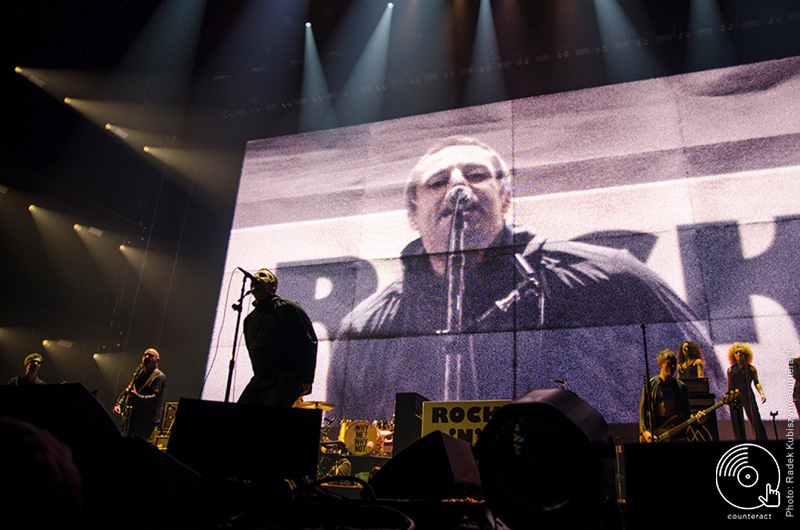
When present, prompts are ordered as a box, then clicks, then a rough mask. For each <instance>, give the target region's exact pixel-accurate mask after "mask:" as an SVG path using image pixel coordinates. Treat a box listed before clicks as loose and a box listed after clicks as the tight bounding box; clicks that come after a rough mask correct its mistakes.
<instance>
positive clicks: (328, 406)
mask: <svg viewBox="0 0 800 530" xmlns="http://www.w3.org/2000/svg"><path fill="white" fill-rule="evenodd" d="M295 408H298V409H316V410H333V403H328V402H327V401H303V402H301V403H297V404H295Z"/></svg>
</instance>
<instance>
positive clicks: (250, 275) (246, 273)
mask: <svg viewBox="0 0 800 530" xmlns="http://www.w3.org/2000/svg"><path fill="white" fill-rule="evenodd" d="M236 268H237V269H238V270H240V271H241V272H242V274H244V275H245V276H247V278H248V279H249V280H250V281H251V282H258V281H260V280H259V279H258V278H256V277H255V276H253V275H252V274H250V273H249V272H247V271H246V270H244V269H243V268H241V267H236Z"/></svg>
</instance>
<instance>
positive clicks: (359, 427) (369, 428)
mask: <svg viewBox="0 0 800 530" xmlns="http://www.w3.org/2000/svg"><path fill="white" fill-rule="evenodd" d="M341 440H342V441H343V442H344V445H345V447H346V448H347V451H348V453H349V454H351V455H356V456H367V455H371V454H378V453H380V452H381V451H382V450H383V437H382V436H381V433H380V431H379V430H378V428H377V427H375V426H374V425H373V424H371V423H370V422H368V421H351V422H348V423H347V425H346V426H345V427H344V436H343V437H342V438H341Z"/></svg>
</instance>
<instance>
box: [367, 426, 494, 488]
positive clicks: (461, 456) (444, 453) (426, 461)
mask: <svg viewBox="0 0 800 530" xmlns="http://www.w3.org/2000/svg"><path fill="white" fill-rule="evenodd" d="M369 484H370V486H372V489H373V490H374V491H375V494H376V495H377V496H378V497H379V498H382V499H411V500H432V501H436V500H442V499H457V498H464V497H467V496H479V495H480V487H481V479H480V473H478V466H477V464H476V463H475V457H474V456H473V455H472V446H471V445H470V444H469V443H467V442H465V441H463V440H459V439H458V438H454V437H452V436H450V435H448V434H444V433H443V432H440V431H434V432H432V433H430V434H428V435H427V436H425V437H423V438H420V439H419V440H417V441H416V442H414V443H412V444H411V445H409V446H408V447H406V448H405V449H404V450H403V451H401V452H400V453H398V454H397V455H395V456H394V457H393V458H392V459H391V460H390V461H389V462H387V463H386V465H384V466H383V467H382V468H381V470H380V471H378V472H377V473H376V474H375V476H374V477H372V480H370V481H369Z"/></svg>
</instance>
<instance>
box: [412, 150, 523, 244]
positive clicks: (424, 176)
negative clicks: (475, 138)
mask: <svg viewBox="0 0 800 530" xmlns="http://www.w3.org/2000/svg"><path fill="white" fill-rule="evenodd" d="M497 171H498V168H497V167H495V164H494V162H493V157H492V155H491V154H490V153H489V152H487V151H486V150H485V149H483V148H481V147H479V146H475V145H455V146H449V147H446V148H444V149H442V150H441V151H437V152H435V153H433V154H431V155H429V156H427V157H425V158H424V159H422V160H421V161H420V163H419V164H418V165H417V167H416V169H415V170H414V173H415V174H416V175H417V177H416V183H417V187H416V188H417V193H416V204H417V207H416V211H410V212H409V213H408V218H409V222H410V223H411V227H412V228H413V229H414V230H416V231H418V232H419V235H420V237H421V238H422V243H423V244H424V245H425V250H426V251H427V252H428V253H431V254H433V253H439V252H447V251H448V236H449V231H450V223H451V220H452V214H453V211H452V205H450V204H448V203H447V201H445V196H446V195H447V192H448V191H449V190H451V189H452V188H454V187H456V186H466V187H468V188H469V189H470V190H471V191H472V193H473V194H474V195H475V200H474V201H472V202H471V203H468V204H467V205H466V206H465V210H464V221H465V231H464V236H465V237H464V240H465V242H464V245H465V248H466V249H479V248H486V247H488V246H490V245H491V244H492V242H494V240H495V238H497V235H498V234H499V233H500V230H502V228H503V223H504V216H505V213H506V211H508V208H509V205H510V203H511V196H510V193H508V192H503V190H502V187H501V185H500V182H499V181H498V180H497V178H496V175H497Z"/></svg>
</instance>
